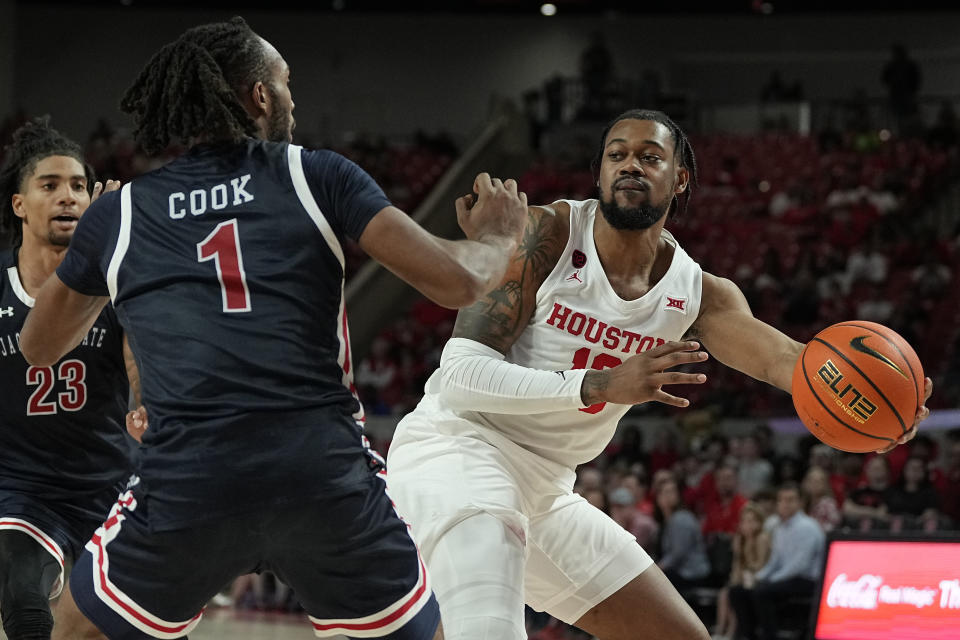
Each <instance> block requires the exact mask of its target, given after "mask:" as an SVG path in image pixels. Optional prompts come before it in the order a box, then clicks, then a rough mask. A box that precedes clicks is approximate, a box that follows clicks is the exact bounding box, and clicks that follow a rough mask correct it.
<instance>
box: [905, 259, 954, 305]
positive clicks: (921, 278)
mask: <svg viewBox="0 0 960 640" xmlns="http://www.w3.org/2000/svg"><path fill="white" fill-rule="evenodd" d="M950 279H951V274H950V267H948V266H947V265H945V264H943V263H942V262H941V261H940V259H939V258H938V257H937V254H936V252H934V251H924V252H923V262H922V263H921V264H920V265H919V266H918V267H916V268H915V269H914V270H913V272H912V273H911V274H910V280H911V281H912V282H913V290H914V292H915V293H916V294H917V295H918V296H920V298H927V299H931V298H937V297H939V296H940V295H941V294H943V293H944V291H946V288H947V285H948V284H950Z"/></svg>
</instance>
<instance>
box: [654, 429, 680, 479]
mask: <svg viewBox="0 0 960 640" xmlns="http://www.w3.org/2000/svg"><path fill="white" fill-rule="evenodd" d="M655 437H656V440H655V441H654V443H653V448H652V449H651V450H650V471H651V472H653V473H656V472H657V471H659V470H660V469H672V468H673V465H674V464H676V462H677V461H679V460H680V443H679V442H678V438H677V433H676V431H674V430H673V429H658V430H657V432H656V436H655Z"/></svg>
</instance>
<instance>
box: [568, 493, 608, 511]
mask: <svg viewBox="0 0 960 640" xmlns="http://www.w3.org/2000/svg"><path fill="white" fill-rule="evenodd" d="M574 492H575V493H578V494H580V495H581V496H583V499H584V500H586V501H587V502H589V503H590V504H592V505H593V506H595V507H596V508H597V509H600V511H603V512H604V513H610V503H609V502H608V501H607V494H606V493H605V492H604V491H603V489H584V488H583V487H574Z"/></svg>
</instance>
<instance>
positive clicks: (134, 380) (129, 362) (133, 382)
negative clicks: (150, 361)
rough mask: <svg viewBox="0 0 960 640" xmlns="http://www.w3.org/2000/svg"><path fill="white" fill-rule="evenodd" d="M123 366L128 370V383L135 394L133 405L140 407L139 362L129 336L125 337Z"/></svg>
mask: <svg viewBox="0 0 960 640" xmlns="http://www.w3.org/2000/svg"><path fill="white" fill-rule="evenodd" d="M123 365H124V366H125V367H126V369H127V381H128V382H129V383H130V392H131V393H132V394H133V403H134V404H136V405H139V404H140V403H141V402H142V401H141V400H140V369H138V368H137V361H136V359H134V357H133V351H131V350H130V340H128V339H127V335H126V334H124V335H123Z"/></svg>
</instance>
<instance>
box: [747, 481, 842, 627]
mask: <svg viewBox="0 0 960 640" xmlns="http://www.w3.org/2000/svg"><path fill="white" fill-rule="evenodd" d="M777 515H779V516H780V522H779V523H778V524H777V526H776V527H774V530H773V535H772V539H773V542H772V545H771V552H770V559H769V560H768V561H767V563H766V564H765V565H764V566H763V568H761V569H760V570H759V571H757V573H756V585H755V586H754V588H753V591H752V592H748V591H746V590H743V589H731V590H730V604H731V605H732V607H733V610H734V611H735V612H736V616H737V625H738V627H739V628H740V633H741V635H742V636H743V637H745V638H747V639H748V640H754V639H755V638H762V640H774V639H775V638H776V631H777V628H778V621H779V618H778V609H779V605H780V604H782V603H783V602H784V601H785V600H787V599H788V598H790V597H793V596H810V595H811V594H812V593H813V589H814V586H815V584H816V582H815V581H816V579H817V577H818V576H819V573H820V565H821V562H822V560H823V550H824V540H825V536H824V533H823V530H822V529H820V525H818V524H817V523H816V521H814V520H813V519H812V518H811V517H810V516H808V515H807V514H805V513H804V512H803V510H802V509H801V502H800V489H799V487H797V485H796V484H793V483H788V484H785V485H783V486H781V487H780V488H779V489H778V490H777ZM758 632H759V633H758Z"/></svg>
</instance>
